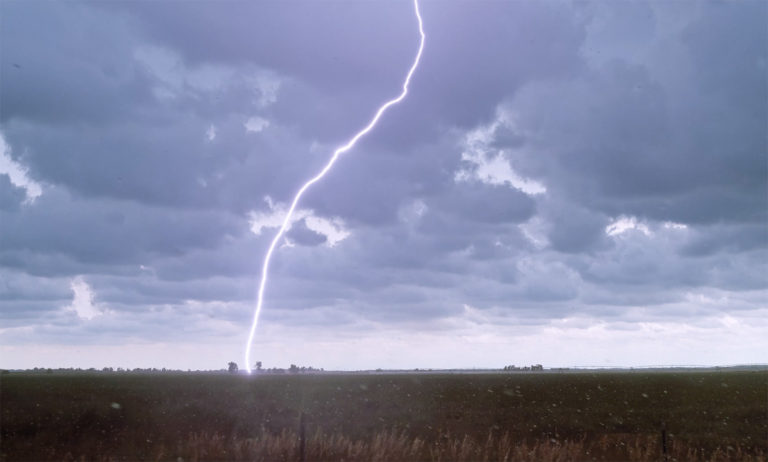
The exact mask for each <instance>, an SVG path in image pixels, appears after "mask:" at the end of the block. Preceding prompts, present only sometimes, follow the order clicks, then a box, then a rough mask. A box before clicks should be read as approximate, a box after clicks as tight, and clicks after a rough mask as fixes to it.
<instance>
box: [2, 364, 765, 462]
mask: <svg viewBox="0 0 768 462" xmlns="http://www.w3.org/2000/svg"><path fill="white" fill-rule="evenodd" d="M0 405H2V410H1V411H0V419H1V420H0V437H1V438H2V439H1V440H0V444H1V446H0V458H1V459H2V460H8V461H15V460H173V461H177V460H184V461H188V460H286V461H292V460H473V461H474V460H665V459H666V460H762V461H765V460H766V454H768V372H766V371H764V370H763V371H732V370H722V371H707V372H688V371H674V372H670V371H667V372H649V371H632V372H629V371H627V372H563V373H556V372H530V373H521V372H515V373H495V374H491V373H488V374H438V373H434V374H432V373H410V374H386V373H381V374H286V375H254V376H244V375H230V374H227V373H221V374H215V373H155V374H149V373H147V374H142V373H69V374H65V373H58V372H54V373H53V374H43V373H40V374H33V373H17V372H14V373H10V374H7V375H2V376H1V377H0ZM662 433H663V437H662Z"/></svg>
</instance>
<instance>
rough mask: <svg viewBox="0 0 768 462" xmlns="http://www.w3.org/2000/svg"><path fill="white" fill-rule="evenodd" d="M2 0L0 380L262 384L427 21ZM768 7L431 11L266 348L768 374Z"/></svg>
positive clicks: (381, 360) (397, 10) (398, 360)
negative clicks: (48, 371) (175, 375)
mask: <svg viewBox="0 0 768 462" xmlns="http://www.w3.org/2000/svg"><path fill="white" fill-rule="evenodd" d="M0 7H1V8H0V44H1V46H2V50H1V53H0V65H1V67H0V149H1V150H2V155H1V156H0V366H2V367H5V368H26V367H35V366H40V367H91V366H93V367H102V366H113V367H118V366H120V367H131V368H133V367H171V368H183V369H187V368H191V369H198V368H221V367H226V363H227V362H228V361H236V362H238V363H240V365H241V367H243V366H244V364H242V361H243V359H242V358H243V356H244V347H245V343H246V340H247V337H248V329H249V328H250V322H251V318H252V316H253V309H254V303H255V294H256V288H257V283H258V278H259V275H260V268H261V262H262V259H263V257H264V254H265V250H266V247H267V245H268V244H269V241H270V240H271V239H272V236H273V235H274V233H275V232H276V231H277V226H278V224H279V222H280V220H281V219H282V217H283V214H284V212H285V210H286V208H287V205H288V203H290V201H291V199H292V197H293V194H294V192H295V191H296V189H297V188H298V187H299V186H300V185H301V184H302V183H303V182H304V181H306V180H307V179H308V178H310V177H311V176H313V175H314V174H315V173H316V172H317V171H318V170H319V169H320V168H321V167H322V166H323V165H324V163H325V162H326V161H327V159H328V158H329V156H330V154H331V153H332V152H333V150H334V149H335V148H336V147H338V146H339V145H341V144H343V143H345V142H346V140H347V139H348V138H349V137H350V136H351V135H353V134H354V133H355V132H356V131H357V130H359V129H360V128H362V127H363V126H364V125H365V124H367V122H368V121H369V120H370V118H371V116H372V115H373V113H374V112H375V110H376V109H377V107H378V106H379V105H380V104H381V103H383V102H384V101H386V100H387V99H390V98H392V97H394V96H396V95H397V94H398V92H399V91H400V86H401V85H402V81H403V78H404V77H405V74H406V72H407V70H408V67H409V66H410V65H411V62H412V61H413V58H414V56H415V53H416V51H417V47H418V40H419V36H418V29H417V22H416V18H415V15H414V11H413V5H412V3H410V2H408V1H399V2H398V1H386V2H384V1H381V2H369V1H366V2H354V3H353V2H336V1H323V2H316V1H313V2H304V1H288V2H250V1H248V2H246V1H226V2H217V1H197V2H175V1H165V2H119V1H111V2H106V1H99V2H77V1H70V2H43V1H18V0H5V1H3V2H2V4H0ZM767 9H768V6H767V4H766V2H764V1H762V0H755V1H749V0H745V1H706V2H695V1H686V2H669V1H662V2H650V3H649V2H640V1H638V2H629V1H622V2H615V1H607V0H606V1H598V2H588V1H587V2H574V3H566V2H538V1H510V2H502V1H488V2H462V1H450V2H436V1H431V2H424V3H423V4H422V5H421V11H422V15H423V19H424V29H425V32H426V35H427V37H426V44H425V48H424V55H423V58H422V61H421V64H420V66H419V68H418V69H417V70H416V73H415V75H414V77H413V80H412V82H411V87H410V92H409V94H408V96H407V98H406V99H405V100H404V101H403V102H402V103H401V104H399V105H397V106H394V107H392V108H391V109H390V110H389V111H388V112H387V113H386V114H385V116H384V117H383V118H382V120H381V121H380V123H379V125H378V126H377V127H376V128H375V130H374V131H373V132H372V133H370V135H368V136H367V137H365V138H363V139H362V140H361V141H360V142H359V144H358V145H357V147H356V148H355V149H354V150H353V151H351V152H349V153H346V154H344V155H343V157H342V158H341V159H340V160H339V162H338V163H337V164H336V166H335V167H334V169H333V170H332V171H331V172H330V173H329V175H328V176H327V177H326V178H325V179H323V180H322V181H321V182H320V183H318V184H316V185H315V186H313V187H312V188H311V189H310V190H309V191H308V192H307V194H306V195H305V196H304V198H303V200H302V202H301V203H300V205H299V210H298V212H297V214H296V216H295V218H296V220H295V222H294V224H293V226H292V228H291V230H290V231H289V233H288V234H287V236H286V238H285V239H284V240H283V241H282V242H281V243H280V246H279V249H278V250H277V251H276V253H275V255H274V259H273V261H272V269H271V276H270V282H269V285H268V286H267V293H266V298H265V305H264V309H263V315H262V320H261V323H260V326H259V329H258V331H257V335H256V341H255V344H254V348H253V353H252V357H253V358H255V360H261V361H262V362H263V363H264V365H265V366H266V367H273V366H279V367H286V366H288V365H289V364H290V363H296V364H300V365H307V366H309V365H312V366H315V367H323V368H326V369H360V368H363V369H365V368H378V367H382V368H414V367H422V368H429V367H432V368H448V367H501V366H504V365H507V364H517V365H524V364H531V363H542V364H544V365H545V366H547V367H550V366H579V365H582V366H583V365H593V366H642V365H673V364H691V365H694V364H695V365H725V364H743V363H768V353H766V352H768V335H766V333H767V332H768V193H767V192H766V191H768V163H767V162H768V157H767V154H766V153H767V152H768V148H767V146H766V139H767V138H766V133H767V132H766V127H768V120H767V116H766V113H767V111H766V105H767V104H768V92H767V90H766V81H767V80H766V78H767V77H766V66H767V65H768V61H767V53H766V47H767V44H768V37H767V32H766V30H767V28H766V17H768V11H767Z"/></svg>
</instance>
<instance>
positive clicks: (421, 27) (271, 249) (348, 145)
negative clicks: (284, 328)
mask: <svg viewBox="0 0 768 462" xmlns="http://www.w3.org/2000/svg"><path fill="white" fill-rule="evenodd" d="M413 8H414V10H415V12H416V19H417V21H418V23H419V35H420V36H421V39H420V41H419V50H418V51H417V52H416V58H415V59H414V60H413V64H412V65H411V68H410V69H409V70H408V74H406V76H405V81H404V82H403V91H402V92H400V95H399V96H397V97H396V98H394V99H391V100H389V101H387V102H386V103H384V104H382V105H381V106H380V107H379V109H378V111H376V114H375V115H374V116H373V118H372V119H371V121H370V122H369V123H368V125H366V126H365V127H364V128H363V129H362V130H360V131H359V132H357V133H356V134H355V136H353V137H352V138H350V140H349V141H348V142H347V143H346V144H344V145H342V146H340V147H339V148H337V149H336V150H335V151H333V155H332V156H331V159H330V160H329V161H328V163H327V164H325V167H323V169H322V170H320V172H319V173H318V174H317V175H315V176H314V177H312V178H311V179H310V180H309V181H307V182H306V183H304V185H303V186H302V187H301V188H299V190H298V191H297V192H296V195H295V196H294V198H293V202H291V207H290V208H289V209H288V212H287V213H286V214H285V219H284V220H283V224H282V225H281V226H280V229H279V230H278V231H277V234H275V237H274V238H272V242H271V243H270V244H269V248H268V249H267V254H266V255H265V256H264V263H263V264H262V267H261V282H260V283H259V292H258V297H257V300H256V311H255V312H254V314H253V324H251V331H250V333H249V335H248V342H247V343H246V345H245V368H246V370H247V371H248V374H250V373H251V346H252V345H253V337H254V335H255V333H256V326H257V325H258V324H259V315H260V314H261V308H262V305H263V302H264V291H265V289H266V286H267V276H268V274H269V262H270V260H271V259H272V253H273V252H274V251H275V247H276V246H277V243H278V242H279V241H280V238H281V237H283V235H284V234H285V232H286V231H287V229H288V227H289V225H290V222H291V217H292V216H293V212H294V210H296V206H297V205H298V204H299V200H300V199H301V196H303V195H304V193H305V192H306V190H307V189H308V188H309V187H310V186H312V185H313V184H314V183H316V182H318V181H320V179H321V178H323V177H324V176H325V174H326V173H328V171H329V170H330V169H331V167H333V164H335V163H336V160H337V159H338V158H339V156H340V155H341V154H343V153H345V152H347V151H349V150H350V149H352V148H353V147H354V146H355V144H357V141H358V140H359V139H360V138H362V137H363V136H364V135H365V134H367V133H368V132H370V131H371V130H372V129H373V127H375V126H376V123H377V122H378V121H379V118H381V116H382V114H384V112H385V111H386V110H387V109H389V107H390V106H393V105H395V104H397V103H399V102H400V101H402V100H403V99H404V98H405V95H407V94H408V84H409V83H410V82H411V77H412V76H413V73H414V72H415V71H416V68H417V67H418V66H419V61H420V60H421V53H422V52H423V51H424V38H425V35H424V25H423V23H422V21H421V13H420V12H419V1H418V0H413Z"/></svg>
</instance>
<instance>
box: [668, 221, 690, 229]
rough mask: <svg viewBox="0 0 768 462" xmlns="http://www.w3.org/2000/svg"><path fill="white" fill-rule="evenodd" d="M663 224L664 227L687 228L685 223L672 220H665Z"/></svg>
mask: <svg viewBox="0 0 768 462" xmlns="http://www.w3.org/2000/svg"><path fill="white" fill-rule="evenodd" d="M663 226H664V228H666V229H688V225H686V224H683V223H674V222H671V221H665V222H664V225H663Z"/></svg>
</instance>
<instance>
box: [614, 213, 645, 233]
mask: <svg viewBox="0 0 768 462" xmlns="http://www.w3.org/2000/svg"><path fill="white" fill-rule="evenodd" d="M633 229H635V230H637V231H640V232H641V233H643V234H645V235H646V236H650V235H651V234H652V233H651V230H650V229H648V226H647V225H646V224H644V223H640V222H638V221H637V218H635V217H625V216H620V217H619V218H617V219H615V220H614V221H613V222H611V223H610V224H609V225H608V226H606V227H605V233H606V234H607V235H609V236H617V235H619V234H622V233H625V232H627V231H629V230H633Z"/></svg>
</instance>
